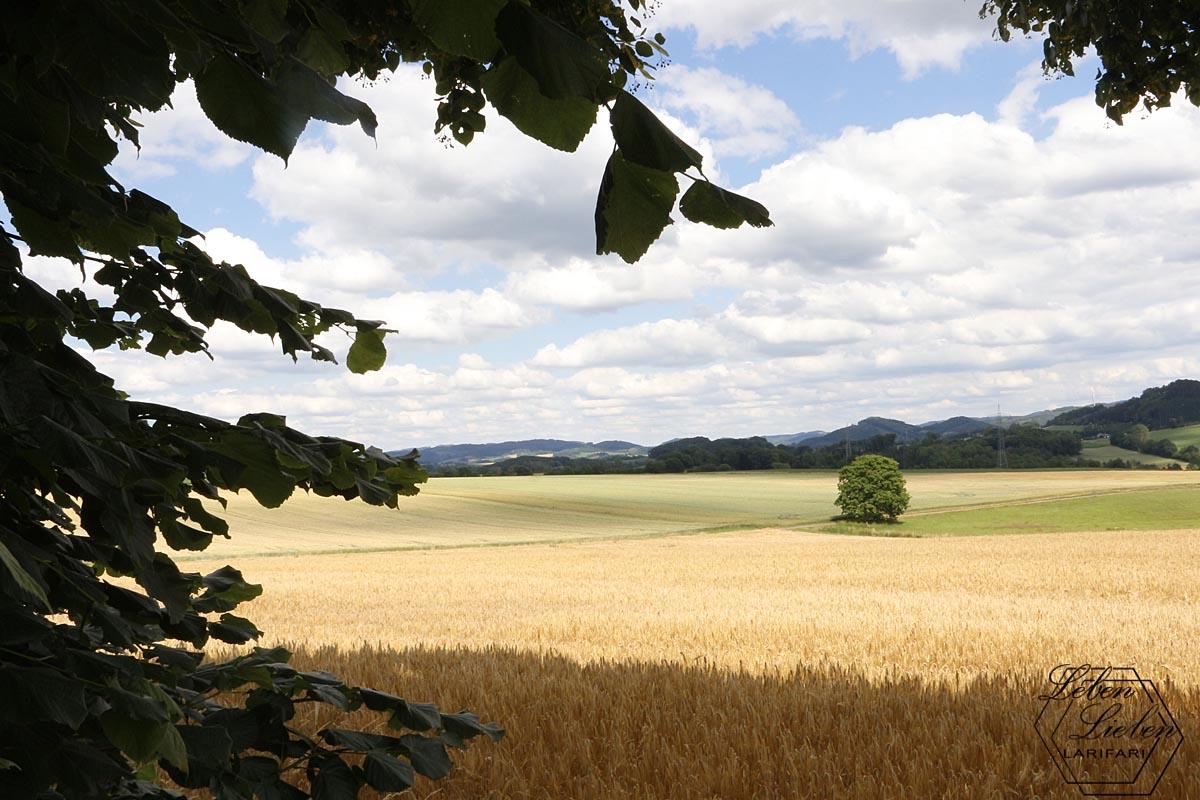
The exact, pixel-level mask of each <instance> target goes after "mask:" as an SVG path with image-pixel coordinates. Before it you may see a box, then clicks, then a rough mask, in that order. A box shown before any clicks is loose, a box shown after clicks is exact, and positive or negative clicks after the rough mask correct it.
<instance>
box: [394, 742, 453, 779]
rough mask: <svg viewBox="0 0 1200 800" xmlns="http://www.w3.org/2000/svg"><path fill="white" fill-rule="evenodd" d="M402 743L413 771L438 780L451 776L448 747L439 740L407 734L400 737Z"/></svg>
mask: <svg viewBox="0 0 1200 800" xmlns="http://www.w3.org/2000/svg"><path fill="white" fill-rule="evenodd" d="M400 741H401V743H402V744H403V746H404V753H405V755H407V756H408V760H409V761H411V762H412V765H413V769H415V770H416V771H417V772H419V773H421V774H422V775H424V776H425V777H426V778H431V779H432V780H438V779H439V778H444V777H446V776H447V775H449V774H450V767H451V762H450V754H449V753H447V752H446V746H445V745H444V744H442V743H441V742H439V741H438V740H437V739H427V738H426V737H424V736H419V735H417V734H415V733H406V734H405V735H403V736H401V737H400Z"/></svg>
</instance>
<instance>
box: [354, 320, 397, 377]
mask: <svg viewBox="0 0 1200 800" xmlns="http://www.w3.org/2000/svg"><path fill="white" fill-rule="evenodd" d="M385 361H387V348H386V347H384V345H383V330H382V329H379V328H375V329H371V328H359V329H358V333H357V334H355V336H354V344H352V345H350V352H349V353H348V354H347V355H346V366H347V367H349V369H350V371H351V372H354V373H357V374H359V375H361V374H362V373H364V372H373V371H375V370H377V369H379V368H380V367H382V366H383V364H384V362H385Z"/></svg>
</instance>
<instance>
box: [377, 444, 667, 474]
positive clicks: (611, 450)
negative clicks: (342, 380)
mask: <svg viewBox="0 0 1200 800" xmlns="http://www.w3.org/2000/svg"><path fill="white" fill-rule="evenodd" d="M395 452H397V453H404V452H408V451H406V450H405V451H395ZM420 452H421V463H422V464H423V465H425V466H426V467H438V466H442V465H443V464H466V465H478V464H492V463H495V462H497V461H505V460H508V459H513V458H520V457H522V456H546V457H550V456H554V457H559V458H603V457H607V456H644V455H646V454H647V453H649V452H650V448H648V447H643V446H642V445H640V444H634V443H633V442H623V441H619V440H608V441H603V442H576V441H571V440H567V439H522V440H520V441H513V442H491V443H487V444H444V445H438V446H436V447H426V448H424V449H422V450H421V451H420Z"/></svg>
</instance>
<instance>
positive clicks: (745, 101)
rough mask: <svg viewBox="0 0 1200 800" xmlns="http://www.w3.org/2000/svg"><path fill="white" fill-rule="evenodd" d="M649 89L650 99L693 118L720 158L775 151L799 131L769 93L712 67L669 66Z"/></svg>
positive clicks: (794, 120)
mask: <svg viewBox="0 0 1200 800" xmlns="http://www.w3.org/2000/svg"><path fill="white" fill-rule="evenodd" d="M651 90H652V92H651V94H650V99H651V100H652V101H654V102H656V103H657V104H658V105H661V106H662V107H664V108H666V109H668V110H670V111H672V112H674V113H676V114H681V115H684V116H687V117H688V118H689V119H693V120H695V123H696V127H697V129H698V130H699V131H700V132H701V133H702V134H703V135H704V136H705V137H707V138H708V139H709V140H711V141H712V143H713V149H714V151H715V152H716V154H717V155H718V156H744V157H750V158H760V157H763V156H769V155H777V154H779V153H780V152H782V151H783V150H784V149H785V148H787V146H788V145H789V144H790V143H791V141H792V139H793V137H795V136H796V135H797V134H798V133H799V132H800V120H798V119H797V118H796V115H795V114H793V113H792V110H791V109H790V108H788V106H787V103H785V102H783V101H782V100H780V99H779V98H778V97H777V96H776V95H775V94H774V93H773V92H771V91H770V90H768V89H765V88H763V87H762V86H756V85H754V84H751V83H747V82H746V81H744V80H742V79H741V78H738V77H735V76H732V75H726V74H725V73H723V72H721V71H720V70H718V69H715V68H713V67H701V68H698V69H690V68H688V67H685V66H683V65H680V64H672V65H670V66H669V67H668V68H667V69H665V70H663V71H662V72H661V73H659V75H658V79H657V80H656V81H655V82H654V83H653V84H651Z"/></svg>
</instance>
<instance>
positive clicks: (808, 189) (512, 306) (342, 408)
mask: <svg viewBox="0 0 1200 800" xmlns="http://www.w3.org/2000/svg"><path fill="white" fill-rule="evenodd" d="M978 5H979V4H978V3H977V2H971V1H970V0H968V1H967V2H958V1H957V0H839V1H838V2H831V1H830V0H762V1H761V2H756V3H729V2H725V1H724V0H662V3H661V4H660V5H659V6H658V7H657V12H656V15H655V16H654V17H653V18H652V19H651V20H650V25H651V26H652V27H654V28H657V29H659V30H662V31H664V32H665V34H666V36H667V48H668V49H669V50H670V52H671V60H670V64H669V65H668V66H666V67H665V68H664V69H663V70H661V72H660V75H659V78H658V80H657V81H656V82H655V83H654V84H653V85H652V86H650V87H648V88H647V89H645V90H644V91H642V97H643V99H644V100H645V102H647V103H648V104H649V105H650V106H651V107H653V108H654V109H655V110H656V111H657V112H658V113H659V114H660V116H662V117H663V118H664V119H665V120H667V121H668V123H669V124H671V126H672V127H673V128H674V129H675V130H676V131H677V132H678V133H680V134H681V135H682V136H683V137H684V138H685V139H687V140H689V141H690V142H691V143H693V144H694V145H695V146H697V148H698V149H699V150H700V151H701V152H702V153H703V154H704V155H705V162H706V173H707V174H708V175H709V176H710V177H712V178H714V179H715V180H717V181H718V182H719V183H721V184H722V185H725V186H726V187H728V188H732V189H734V190H736V191H739V192H741V193H743V194H747V195H749V196H751V197H753V198H755V199H757V200H759V201H761V202H762V203H764V204H765V205H766V206H767V207H768V208H769V209H770V211H771V215H772V218H773V220H774V221H775V226H774V227H773V228H770V229H765V230H759V229H749V228H746V229H740V230H737V231H718V230H714V229H711V228H707V227H703V226H697V225H692V224H691V223H688V222H687V221H686V220H684V219H682V217H681V215H679V214H678V213H676V214H675V215H674V217H675V219H676V224H674V225H672V226H671V227H669V228H668V229H667V231H666V233H665V234H664V235H663V237H662V238H661V239H660V240H659V242H658V243H656V244H655V245H654V246H653V247H652V248H651V250H650V252H649V253H648V255H647V256H646V257H644V258H643V259H642V260H641V261H640V262H639V263H638V264H636V265H632V266H630V265H626V264H624V262H622V261H620V260H619V259H618V258H617V257H616V256H603V257H599V256H596V255H595V254H594V247H595V240H594V232H593V228H592V225H593V217H592V215H593V208H594V203H595V195H596V189H597V187H598V185H599V180H600V176H601V172H602V171H603V165H604V161H605V159H606V157H607V154H608V152H609V150H610V149H611V137H610V135H609V133H608V130H607V126H606V125H604V124H598V125H597V126H596V128H595V129H594V130H593V132H592V134H591V135H590V136H589V137H588V139H587V140H586V141H585V142H584V143H583V145H582V146H581V147H580V149H579V151H578V152H576V153H574V154H565V153H560V152H558V151H555V150H552V149H550V148H548V147H545V146H543V145H541V144H539V143H537V142H535V141H533V140H530V139H528V138H526V137H524V136H522V135H521V134H520V133H519V132H517V131H516V130H515V129H514V128H513V127H512V126H511V125H510V124H509V123H508V122H507V120H505V119H503V118H501V117H499V116H498V115H495V114H492V115H490V117H489V120H488V128H487V131H486V132H485V133H484V134H482V135H481V136H480V137H477V138H476V140H475V142H473V143H472V144H471V145H470V146H468V147H462V146H457V145H456V146H453V147H447V146H446V145H445V144H443V143H442V142H439V141H438V140H437V139H436V137H435V136H434V134H433V123H434V120H435V105H436V104H435V100H434V88H433V84H432V82H431V81H429V80H428V79H424V78H423V77H422V76H421V75H420V73H419V70H417V69H415V68H411V69H410V68H404V69H402V70H401V71H400V72H398V73H397V74H396V75H394V76H392V77H391V78H390V79H389V80H386V81H382V82H379V83H377V84H373V85H366V84H362V83H346V84H345V85H344V86H343V87H342V88H343V89H344V90H345V91H347V92H348V93H350V94H352V95H354V96H356V97H358V98H360V99H362V100H364V101H366V102H367V103H368V104H370V105H371V106H372V107H373V108H374V109H375V111H376V113H377V115H378V117H379V121H380V125H379V131H378V136H377V139H376V140H372V139H370V138H369V137H367V136H365V135H364V134H363V133H362V131H361V130H360V129H359V128H358V127H357V126H353V127H338V126H331V125H325V124H322V123H314V124H312V125H310V127H309V128H308V130H307V131H306V132H305V134H304V136H303V138H302V139H301V141H300V144H299V146H298V147H297V149H296V151H295V153H294V154H293V155H292V157H291V159H290V160H289V162H288V163H287V164H286V165H285V164H284V163H283V162H282V161H281V160H280V159H278V158H276V157H275V156H271V155H268V154H264V153H262V152H260V151H256V150H254V149H253V148H250V147H248V146H246V145H243V144H241V143H238V142H235V141H233V140H230V139H228V138H226V137H225V136H224V135H222V134H221V133H220V132H219V131H217V130H216V128H214V127H213V126H212V125H211V124H210V123H209V122H208V120H207V119H206V118H205V117H204V114H203V112H202V111H201V109H200V107H199V105H198V104H197V102H196V100H195V96H194V93H193V92H192V90H191V87H190V86H188V85H186V84H185V85H183V86H181V87H180V88H179V90H178V91H177V94H176V96H175V97H174V98H173V104H174V108H173V109H169V110H166V111H163V112H159V113H155V114H149V115H146V116H145V117H144V118H143V119H142V120H141V121H142V123H143V124H144V131H143V133H142V149H141V151H140V152H138V151H134V150H133V149H132V148H125V149H124V150H123V151H122V153H121V155H120V156H119V157H118V160H117V162H116V164H115V166H114V170H113V171H114V174H115V175H116V177H117V178H118V179H119V180H121V181H122V182H123V183H125V184H126V185H127V186H136V187H138V188H140V189H142V190H143V191H146V192H148V193H150V194H152V195H154V196H156V197H159V198H160V199H163V200H165V201H167V202H169V203H171V204H172V205H173V206H174V207H175V208H176V209H177V210H178V211H179V212H180V215H181V217H182V218H183V219H184V220H185V221H186V222H188V223H189V224H191V225H192V226H193V227H195V228H197V229H198V230H201V231H203V232H204V239H203V240H202V241H201V242H200V244H201V246H202V247H204V248H205V249H207V250H208V251H209V252H210V253H211V254H212V255H213V256H214V257H217V258H219V259H223V260H226V261H229V262H235V263H242V264H244V265H245V266H246V267H247V268H248V269H249V270H250V272H251V274H252V275H253V276H254V277H256V278H257V279H258V280H259V281H260V282H262V283H264V284H267V285H274V286H281V287H284V288H288V289H291V290H293V291H296V292H297V293H298V294H300V295H301V296H304V297H307V298H308V299H311V300H315V301H318V302H321V303H323V304H326V305H332V306H337V307H341V308H345V309H348V310H351V311H353V312H355V313H356V314H357V315H358V316H359V317H362V318H368V319H380V320H384V321H385V322H386V323H388V327H391V328H393V329H395V330H396V331H397V332H396V333H394V334H391V335H390V336H389V337H388V339H387V345H388V349H389V355H388V360H387V364H386V365H385V366H384V368H383V369H382V370H380V371H378V372H375V373H371V374H368V375H362V376H357V375H352V374H350V373H349V372H348V371H347V370H346V369H345V368H344V366H335V365H328V364H322V363H318V362H311V361H308V360H306V359H302V360H301V361H299V362H298V363H293V362H292V360H291V359H290V358H287V357H285V356H283V355H282V354H281V353H280V352H279V349H278V345H277V344H275V343H272V342H271V341H270V340H268V339H265V338H263V337H256V336H251V335H249V334H244V333H242V332H241V331H238V330H237V329H235V328H233V327H232V326H228V325H224V324H218V326H217V327H216V328H215V329H214V330H213V331H212V332H211V334H210V337H209V339H210V342H211V347H212V352H213V355H214V358H213V360H211V361H210V360H209V359H208V358H206V357H204V356H198V355H192V356H177V357H170V358H168V359H166V360H163V359H159V358H157V357H154V356H150V355H147V354H144V353H138V352H128V351H126V352H118V351H101V352H98V353H95V354H91V355H90V357H92V358H93V359H94V360H95V362H96V363H97V365H98V366H99V367H100V369H102V370H103V371H105V372H106V373H107V374H109V375H111V376H113V377H114V378H115V379H116V381H117V385H118V386H119V387H120V388H123V389H124V390H125V391H127V392H129V393H130V394H131V395H132V396H133V397H135V398H137V399H143V400H152V401H156V402H165V403H170V404H173V405H179V406H182V407H186V408H191V409H194V410H197V411H200V412H203V413H207V414H211V415H214V416H219V417H222V418H227V419H236V418H237V417H239V416H240V415H242V414H244V413H248V412H256V411H273V412H276V413H283V414H286V415H287V417H288V421H289V424H291V425H293V426H294V427H297V428H300V429H301V430H304V431H306V432H308V433H312V434H321V435H336V436H343V437H347V438H351V439H354V440H356V441H362V442H369V443H372V444H376V445H379V446H381V447H384V448H387V449H393V448H407V447H410V446H418V447H419V446H429V445H434V444H447V443H458V442H485V441H500V440H510V439H522V438H532V437H539V438H540V437H554V438H565V439H582V440H589V441H598V440H602V439H625V440H630V441H634V442H638V443H641V444H656V443H658V442H661V441H664V440H666V439H669V438H674V437H679V436H697V435H703V436H709V437H714V438H715V437H717V436H750V435H766V434H782V433H792V432H796V431H808V430H816V429H823V430H831V429H834V428H837V427H841V426H842V425H846V424H849V423H852V422H854V421H856V420H858V419H861V418H863V417H865V416H869V415H878V416H887V417H893V418H899V419H904V420H907V421H909V422H923V421H927V420H933V419H940V418H945V417H949V416H954V415H958V414H965V415H968V416H987V415H994V414H995V413H996V410H997V407H1000V408H1002V409H1003V411H1004V413H1006V414H1019V413H1026V412H1030V411H1034V410H1038V409H1043V408H1051V407H1058V406H1062V405H1080V404H1085V403H1089V402H1092V401H1093V399H1095V400H1097V401H1102V402H1103V401H1112V400H1120V399H1124V398H1126V397H1129V396H1132V395H1135V394H1137V393H1139V392H1140V391H1141V390H1142V389H1143V388H1145V387H1147V386H1155V385H1161V384H1164V383H1167V382H1169V381H1170V380H1173V379H1176V378H1181V377H1198V376H1200V359H1198V357H1197V353H1198V352H1200V350H1198V348H1197V345H1198V344H1200V236H1197V235H1196V233H1195V232H1196V231H1197V230H1200V224H1198V223H1200V148H1197V147H1196V146H1195V143H1196V142H1197V141H1200V110H1197V109H1196V108H1194V107H1192V106H1190V105H1188V104H1186V103H1180V104H1177V105H1176V106H1175V107H1172V108H1169V109H1166V110H1162V111H1158V112H1155V113H1154V114H1153V115H1146V114H1144V113H1141V112H1137V113H1134V114H1132V115H1130V117H1129V118H1127V121H1126V124H1125V125H1124V126H1116V125H1114V124H1112V123H1110V122H1108V121H1107V120H1106V118H1105V116H1104V114H1103V112H1102V111H1101V110H1100V109H1099V108H1097V107H1096V105H1095V103H1094V100H1093V94H1092V92H1093V85H1092V79H1093V78H1094V75H1095V70H1096V64H1095V63H1093V62H1090V61H1087V62H1085V63H1083V64H1081V65H1080V66H1079V67H1078V68H1077V70H1076V74H1077V75H1079V76H1080V77H1077V78H1062V79H1057V80H1050V79H1047V78H1045V77H1044V76H1043V75H1042V74H1041V70H1040V63H1039V59H1040V42H1036V41H1018V40H1014V41H1012V42H1009V43H1006V44H1005V43H1000V42H998V41H995V40H994V37H993V35H992V29H991V27H990V25H989V23H988V22H987V21H981V20H980V19H979V18H978V16H977V13H976V12H977V9H978ZM35 261H36V263H35V264H34V265H32V266H31V268H30V269H31V272H33V273H35V274H36V275H37V276H38V277H39V278H41V279H42V280H44V281H46V282H47V283H51V284H56V285H61V286H72V285H79V282H80V275H79V271H78V269H77V268H75V267H72V266H70V265H67V264H65V263H60V262H56V261H52V260H49V259H37V260H35ZM91 286H92V288H93V289H95V285H94V284H91ZM323 343H325V344H326V345H327V346H330V347H331V348H332V349H334V351H335V352H337V353H339V354H342V355H344V353H345V351H346V349H347V348H348V346H349V339H348V338H346V337H345V336H342V335H341V334H337V333H331V334H328V335H327V338H326V339H324V340H323Z"/></svg>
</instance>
